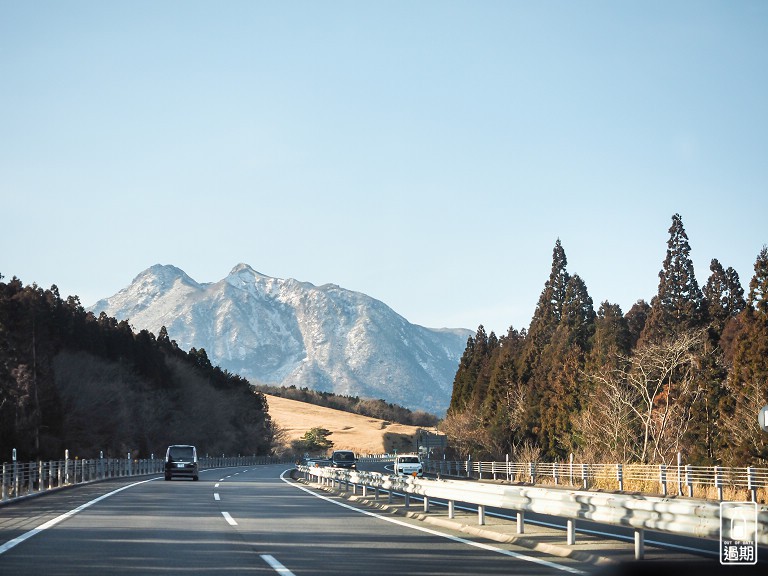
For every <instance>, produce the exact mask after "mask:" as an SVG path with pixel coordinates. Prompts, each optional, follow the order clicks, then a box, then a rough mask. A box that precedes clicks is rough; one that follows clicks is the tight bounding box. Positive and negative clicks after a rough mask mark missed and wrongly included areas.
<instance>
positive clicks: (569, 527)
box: [566, 518, 576, 546]
mask: <svg viewBox="0 0 768 576" xmlns="http://www.w3.org/2000/svg"><path fill="white" fill-rule="evenodd" d="M566 532H567V540H566V541H567V543H568V546H573V545H574V544H576V521H575V520H573V519H572V518H569V519H568V522H567V523H566Z"/></svg>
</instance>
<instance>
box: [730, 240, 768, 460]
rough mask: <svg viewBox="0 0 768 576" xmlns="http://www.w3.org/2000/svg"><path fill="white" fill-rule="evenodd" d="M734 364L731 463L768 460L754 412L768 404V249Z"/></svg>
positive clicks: (754, 282) (757, 267)
mask: <svg viewBox="0 0 768 576" xmlns="http://www.w3.org/2000/svg"><path fill="white" fill-rule="evenodd" d="M739 320H740V322H738V332H737V334H736V336H735V338H734V340H735V343H734V347H735V352H734V356H733V365H732V366H731V370H730V373H729V376H728V390H729V392H730V397H729V400H730V403H729V405H728V417H727V418H726V422H725V429H726V431H727V432H728V433H730V440H731V446H730V448H731V449H730V450H729V452H728V456H729V457H730V458H729V460H731V463H739V462H745V461H746V462H754V461H755V460H757V461H759V462H762V463H765V462H768V442H767V441H766V435H765V433H764V432H762V430H761V429H760V427H759V425H758V422H757V419H756V418H755V414H757V412H758V411H759V410H760V407H761V406H763V405H765V404H766V403H768V248H766V247H765V246H763V249H762V250H761V251H760V253H759V254H758V257H757V260H756V261H755V275H754V276H753V277H752V280H751V281H750V283H749V297H748V298H747V307H746V309H745V310H744V312H742V314H740V315H739Z"/></svg>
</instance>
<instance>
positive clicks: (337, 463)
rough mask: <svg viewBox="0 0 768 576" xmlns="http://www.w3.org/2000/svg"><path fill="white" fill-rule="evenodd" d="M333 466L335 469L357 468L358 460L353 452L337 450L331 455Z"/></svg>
mask: <svg viewBox="0 0 768 576" xmlns="http://www.w3.org/2000/svg"><path fill="white" fill-rule="evenodd" d="M331 466H333V467H335V468H357V458H356V457H355V453H354V452H352V450H336V451H335V452H334V453H333V454H331Z"/></svg>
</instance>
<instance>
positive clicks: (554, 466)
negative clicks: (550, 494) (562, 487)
mask: <svg viewBox="0 0 768 576" xmlns="http://www.w3.org/2000/svg"><path fill="white" fill-rule="evenodd" d="M552 478H554V480H555V486H557V485H558V481H557V462H555V463H554V464H552Z"/></svg>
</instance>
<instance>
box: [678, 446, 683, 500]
mask: <svg viewBox="0 0 768 576" xmlns="http://www.w3.org/2000/svg"><path fill="white" fill-rule="evenodd" d="M677 493H678V495H680V496H682V495H683V455H682V454H681V453H680V452H678V453H677Z"/></svg>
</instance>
